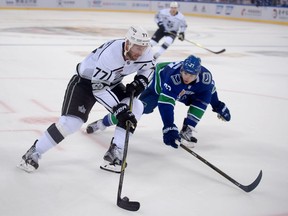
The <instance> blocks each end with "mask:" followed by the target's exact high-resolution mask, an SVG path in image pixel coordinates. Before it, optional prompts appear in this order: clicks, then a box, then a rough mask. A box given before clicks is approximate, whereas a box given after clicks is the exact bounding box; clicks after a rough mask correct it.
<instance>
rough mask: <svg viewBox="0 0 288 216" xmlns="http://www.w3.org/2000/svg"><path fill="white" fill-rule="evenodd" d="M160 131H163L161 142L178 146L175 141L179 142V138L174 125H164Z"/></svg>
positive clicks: (174, 146)
mask: <svg viewBox="0 0 288 216" xmlns="http://www.w3.org/2000/svg"><path fill="white" fill-rule="evenodd" d="M162 131H163V142H164V143H165V144H166V145H170V146H172V147H173V148H178V145H177V143H180V142H181V138H180V135H179V132H178V128H177V127H176V125H175V124H173V125H172V126H168V127H164V128H163V130H162Z"/></svg>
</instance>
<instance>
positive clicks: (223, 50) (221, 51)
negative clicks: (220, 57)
mask: <svg viewBox="0 0 288 216" xmlns="http://www.w3.org/2000/svg"><path fill="white" fill-rule="evenodd" d="M206 50H208V49H206ZM208 51H209V52H212V53H214V54H220V53H223V52H225V51H226V49H222V50H220V51H218V52H215V51H212V50H208Z"/></svg>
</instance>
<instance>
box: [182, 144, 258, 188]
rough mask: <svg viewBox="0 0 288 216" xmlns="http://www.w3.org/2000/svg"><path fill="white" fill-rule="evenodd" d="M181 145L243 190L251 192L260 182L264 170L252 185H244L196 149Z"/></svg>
mask: <svg viewBox="0 0 288 216" xmlns="http://www.w3.org/2000/svg"><path fill="white" fill-rule="evenodd" d="M180 146H181V147H182V148H183V149H185V150H186V151H187V152H189V153H190V154H192V155H193V156H194V157H196V158H197V159H199V160H201V161H202V162H203V163H205V164H206V165H208V166H209V167H211V168H212V169H213V170H215V171H216V172H218V173H219V174H220V175H222V176H223V177H225V178H226V179H228V180H229V181H230V182H232V183H233V184H234V185H236V186H237V187H239V188H241V189H242V190H244V191H245V192H247V193H248V192H250V191H252V190H254V189H255V188H256V187H257V186H258V184H259V183H260V181H261V178H262V170H260V173H259V174H258V176H257V178H256V179H255V180H254V182H252V183H251V184H250V185H242V184H240V183H239V182H237V181H236V180H234V179H233V178H231V177H230V176H228V175H227V174H226V173H224V172H223V171H221V170H220V169H218V168H217V167H215V166H214V165H213V164H211V163H209V162H208V161H206V160H205V159H204V158H202V157H201V156H200V155H198V154H197V153H195V152H194V151H192V150H191V149H189V148H188V147H186V146H185V145H183V144H180Z"/></svg>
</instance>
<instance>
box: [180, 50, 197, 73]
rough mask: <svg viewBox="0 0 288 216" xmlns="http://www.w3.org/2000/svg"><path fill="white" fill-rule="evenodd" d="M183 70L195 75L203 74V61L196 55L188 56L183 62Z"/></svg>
mask: <svg viewBox="0 0 288 216" xmlns="http://www.w3.org/2000/svg"><path fill="white" fill-rule="evenodd" d="M181 70H183V71H185V72H187V73H189V74H193V75H197V74H199V73H200V72H201V59H200V58H198V57H196V56H194V55H190V56H188V58H186V59H185V60H184V61H183V64H182V67H181Z"/></svg>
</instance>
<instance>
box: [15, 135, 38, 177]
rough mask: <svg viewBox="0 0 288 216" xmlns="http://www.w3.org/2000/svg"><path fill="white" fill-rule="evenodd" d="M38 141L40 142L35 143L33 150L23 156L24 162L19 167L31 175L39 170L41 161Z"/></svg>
mask: <svg viewBox="0 0 288 216" xmlns="http://www.w3.org/2000/svg"><path fill="white" fill-rule="evenodd" d="M37 141H38V140H36V141H35V143H34V144H33V145H32V146H31V148H30V149H29V150H28V151H27V152H26V153H25V154H24V155H23V156H22V160H21V162H20V164H19V165H18V166H17V167H18V168H20V169H22V170H24V171H26V172H29V173H30V172H33V171H35V170H36V169H38V167H39V164H38V160H39V159H40V153H38V152H36V142H37Z"/></svg>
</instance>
